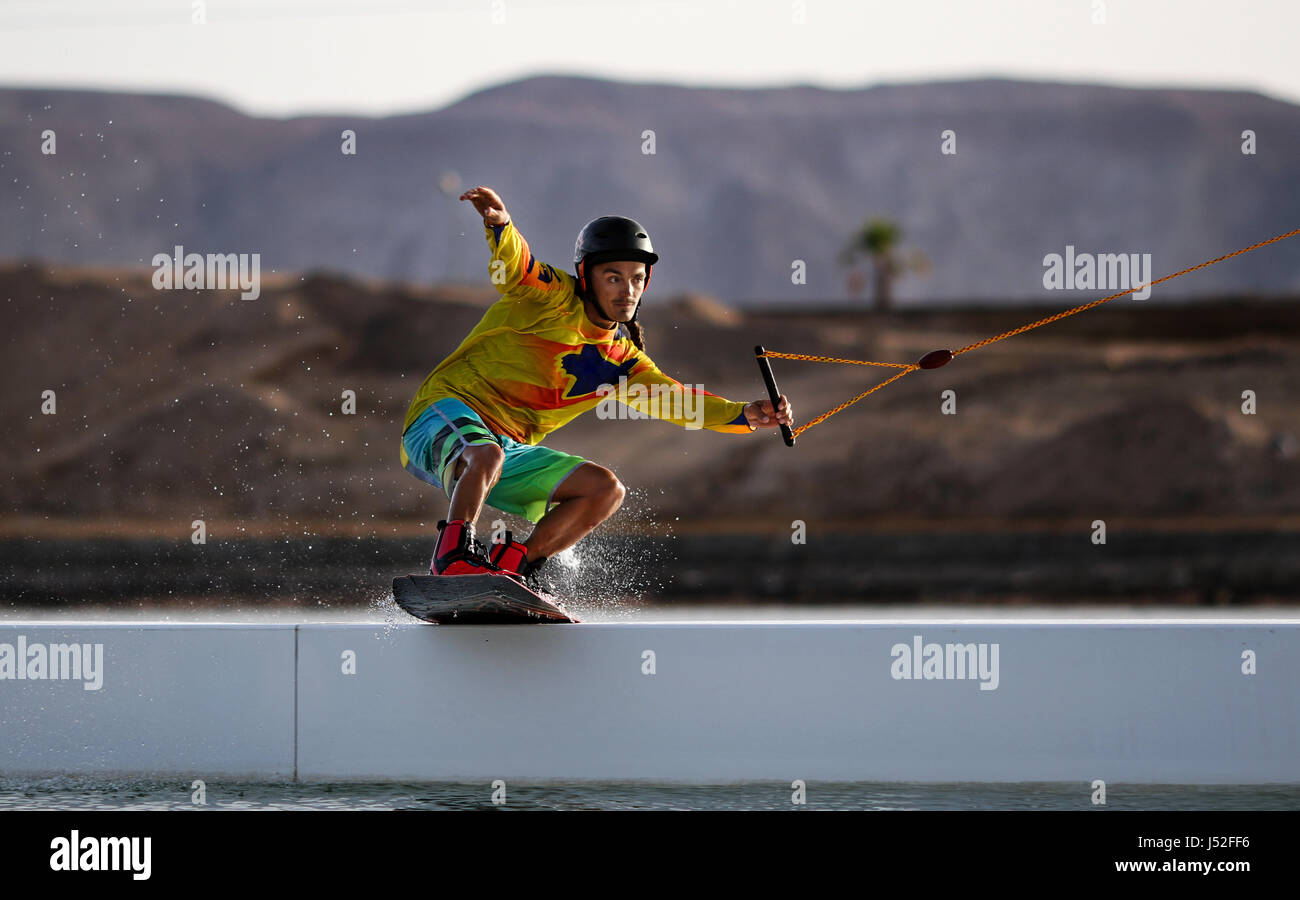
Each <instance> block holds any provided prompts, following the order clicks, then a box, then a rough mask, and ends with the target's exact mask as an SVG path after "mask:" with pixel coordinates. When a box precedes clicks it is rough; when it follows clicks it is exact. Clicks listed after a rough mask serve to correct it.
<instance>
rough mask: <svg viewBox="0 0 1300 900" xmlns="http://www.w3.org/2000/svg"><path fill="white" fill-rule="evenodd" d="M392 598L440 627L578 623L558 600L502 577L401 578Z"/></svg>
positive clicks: (411, 611)
mask: <svg viewBox="0 0 1300 900" xmlns="http://www.w3.org/2000/svg"><path fill="white" fill-rule="evenodd" d="M393 599H394V600H395V601H396V602H397V605H398V606H400V607H401V608H402V609H404V610H406V611H407V612H408V613H410V614H411V615H413V616H415V617H416V618H417V619H422V620H424V621H425V622H435V623H437V624H439V625H536V624H542V623H548V622H577V621H579V620H578V619H576V618H574V617H573V616H571V615H569V613H568V611H567V610H566V609H565V608H564V607H563V606H562V605H561V604H560V602H559V600H558V599H555V598H551V597H549V595H547V596H545V597H544V596H542V595H540V594H537V593H534V592H533V591H531V590H529V589H528V588H527V587H525V586H524V585H522V584H520V583H519V582H517V581H515V580H514V579H513V578H509V577H507V576H505V575H400V576H398V577H397V578H394V579H393Z"/></svg>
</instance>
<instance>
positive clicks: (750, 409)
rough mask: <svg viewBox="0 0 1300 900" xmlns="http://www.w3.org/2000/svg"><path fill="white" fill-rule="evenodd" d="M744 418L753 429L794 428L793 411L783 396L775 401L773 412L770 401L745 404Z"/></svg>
mask: <svg viewBox="0 0 1300 900" xmlns="http://www.w3.org/2000/svg"><path fill="white" fill-rule="evenodd" d="M745 418H746V419H748V420H749V424H750V426H751V427H753V428H775V427H777V426H778V425H789V426H790V427H792V428H793V427H794V410H793V409H792V408H791V406H790V401H789V400H787V399H785V394H782V395H781V397H780V399H779V400H778V401H777V404H776V409H775V410H773V409H772V401H771V400H755V401H753V402H752V403H747V404H745Z"/></svg>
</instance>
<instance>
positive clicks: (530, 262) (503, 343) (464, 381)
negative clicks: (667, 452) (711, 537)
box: [402, 222, 754, 465]
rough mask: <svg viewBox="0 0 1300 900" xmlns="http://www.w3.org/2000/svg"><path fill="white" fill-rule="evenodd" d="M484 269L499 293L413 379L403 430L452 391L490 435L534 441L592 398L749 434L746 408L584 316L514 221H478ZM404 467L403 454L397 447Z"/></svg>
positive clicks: (571, 286)
mask: <svg viewBox="0 0 1300 900" xmlns="http://www.w3.org/2000/svg"><path fill="white" fill-rule="evenodd" d="M485 231H486V237H487V242H488V247H489V248H490V249H491V251H492V260H491V263H490V265H489V273H490V274H491V275H492V281H493V283H494V284H496V286H497V290H498V291H499V292H500V293H501V298H500V299H499V300H497V301H496V302H495V303H494V304H492V306H491V307H489V308H488V311H487V312H486V313H485V314H484V316H483V319H482V321H480V322H479V323H478V325H476V326H475V327H474V329H473V330H472V331H471V332H470V333H469V335H468V336H467V337H466V338H465V339H464V340H463V341H461V344H460V346H459V347H457V348H456V349H455V350H454V351H453V352H452V354H451V355H450V356H448V357H447V358H446V359H444V360H443V361H442V362H441V363H439V364H438V366H437V368H435V369H434V370H433V371H432V372H431V373H430V374H429V376H428V378H426V379H425V380H424V383H423V384H421V385H420V389H419V390H418V391H417V392H416V395H415V399H414V400H412V401H411V405H410V407H409V408H408V409H407V411H406V420H405V422H404V423H403V426H402V430H403V432H405V430H406V429H407V428H409V427H410V425H411V423H412V422H414V421H415V420H416V419H417V418H418V417H419V416H420V413H422V412H424V410H426V409H427V408H428V407H429V406H430V405H432V404H433V402H434V401H436V400H439V399H441V398H443V397H457V398H459V399H460V400H461V401H463V402H464V403H466V404H467V405H468V406H469V407H470V408H471V409H473V410H474V411H475V412H477V413H478V414H479V416H480V417H482V419H483V422H484V424H485V425H487V426H488V427H489V428H490V429H492V430H493V431H494V432H496V433H497V434H503V435H506V436H508V437H511V438H514V439H515V440H517V441H519V442H521V443H525V444H536V443H538V442H539V441H541V440H542V438H544V437H545V436H546V435H547V434H549V433H550V432H552V431H554V430H555V429H557V428H559V427H560V426H561V425H564V424H565V423H567V422H569V421H570V420H572V419H574V418H576V417H577V416H579V415H581V414H582V413H584V412H586V411H587V410H589V409H592V408H593V407H595V406H597V405H598V404H601V403H605V404H610V405H612V404H614V403H620V402H621V403H625V404H626V405H627V406H628V407H629V408H631V409H635V410H637V411H638V412H639V413H643V414H646V415H649V416H653V417H655V418H660V419H664V420H666V421H669V422H674V423H676V424H678V425H682V426H684V427H687V428H707V429H709V430H711V431H722V432H734V433H746V434H747V433H749V432H751V431H753V430H754V429H753V428H752V427H751V426H750V425H749V423H748V420H747V419H746V418H745V412H744V408H745V404H744V403H741V402H734V401H731V400H726V399H724V398H722V397H719V396H717V395H715V394H711V393H709V392H708V391H705V390H702V389H699V388H696V387H692V386H689V385H683V384H682V383H681V382H679V381H677V380H676V379H674V378H671V377H669V376H668V375H665V374H664V373H663V372H661V371H659V367H658V366H656V365H655V363H654V361H653V360H651V359H650V357H649V356H647V355H646V354H645V353H643V352H642V351H641V350H638V349H637V348H636V345H635V344H633V343H632V340H631V338H630V337H629V336H628V334H627V330H626V328H624V327H623V326H622V325H619V326H617V327H615V328H612V329H604V328H601V327H600V326H598V325H596V324H595V323H594V322H592V321H591V320H590V319H588V318H587V314H586V311H585V310H584V308H583V304H582V299H581V297H580V296H579V295H578V284H577V279H576V278H575V277H574V276H573V275H571V274H569V273H568V272H565V271H562V270H560V269H556V268H554V267H553V266H549V265H547V264H546V263H543V262H541V261H540V260H538V259H537V258H536V257H534V256H533V254H532V252H531V251H530V250H529V248H528V242H527V241H525V240H524V238H523V235H521V234H520V233H519V232H518V231H517V230H516V229H515V227H514V224H513V223H512V222H507V223H506V224H505V225H493V226H485ZM402 457H403V458H402V464H403V465H405V464H406V450H405V448H403V449H402Z"/></svg>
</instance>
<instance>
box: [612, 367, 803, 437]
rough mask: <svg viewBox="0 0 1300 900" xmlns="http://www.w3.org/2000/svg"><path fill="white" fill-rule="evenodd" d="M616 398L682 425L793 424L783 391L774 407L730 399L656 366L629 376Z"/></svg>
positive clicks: (747, 428) (743, 428) (739, 429)
mask: <svg viewBox="0 0 1300 900" xmlns="http://www.w3.org/2000/svg"><path fill="white" fill-rule="evenodd" d="M618 399H619V400H620V401H621V402H623V403H625V404H627V406H628V407H630V408H632V409H635V410H637V411H638V412H643V413H646V414H647V415H650V416H653V417H655V418H656V419H663V420H664V421H666V422H673V423H674V424H677V425H681V426H683V427H685V428H692V429H696V428H707V429H708V430H710V431H722V432H730V433H739V434H746V433H748V432H751V431H754V430H755V429H758V428H776V427H778V426H780V425H789V426H791V427H794V410H793V408H792V407H791V406H790V401H789V400H788V399H787V398H786V397H785V395H784V394H783V395H781V397H779V398H778V400H777V406H776V407H775V408H773V406H772V401H771V400H753V401H750V402H748V403H744V402H738V401H732V400H728V399H726V398H725V397H719V396H718V395H717V394H711V393H709V392H708V391H706V390H703V389H702V388H697V387H694V386H692V385H685V384H682V383H681V382H679V381H677V380H676V379H675V378H672V377H671V376H669V375H665V374H664V373H663V372H661V371H659V369H658V367H652V368H649V369H644V370H642V371H641V372H638V373H637V374H636V375H633V376H632V377H631V378H629V379H628V380H627V391H626V393H624V394H621V395H620V396H619V398H618Z"/></svg>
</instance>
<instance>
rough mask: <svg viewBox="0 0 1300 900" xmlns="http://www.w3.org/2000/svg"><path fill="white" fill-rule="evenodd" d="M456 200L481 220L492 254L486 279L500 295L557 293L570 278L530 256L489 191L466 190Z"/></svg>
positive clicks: (500, 202) (496, 196)
mask: <svg viewBox="0 0 1300 900" xmlns="http://www.w3.org/2000/svg"><path fill="white" fill-rule="evenodd" d="M460 199H461V200H468V201H469V202H470V203H473V204H474V209H475V210H477V212H478V214H479V215H480V216H482V217H483V225H484V227H485V228H486V229H487V242H488V247H489V248H491V250H492V260H491V262H490V263H489V264H488V275H489V277H490V278H491V280H492V283H493V284H494V285H495V286H496V289H497V290H498V291H500V292H501V293H502V294H505V293H508V292H514V293H516V294H517V293H518V292H519V289H520V288H523V289H525V290H532V291H541V292H548V291H557V290H561V289H562V288H563V287H564V284H565V279H566V277H568V278H571V277H572V276H568V275H567V273H564V272H560V271H559V270H558V269H556V268H554V267H553V266H549V265H547V264H546V263H544V262H541V261H540V260H538V259H537V258H536V257H535V256H533V253H532V250H530V249H529V247H528V241H526V240H524V236H523V235H522V234H520V233H519V229H517V228H515V227H514V224H513V223H512V222H511V221H510V213H509V212H508V211H507V210H506V205H505V202H504V201H503V200H502V199H501V197H500V195H499V194H497V192H496V191H494V190H492V188H490V187H486V186H482V185H481V186H479V187H476V188H470V189H469V190H468V191H466V192H465V193H463V194H461V195H460Z"/></svg>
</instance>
